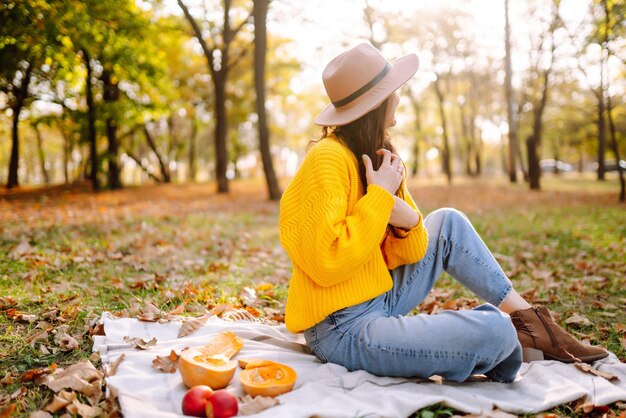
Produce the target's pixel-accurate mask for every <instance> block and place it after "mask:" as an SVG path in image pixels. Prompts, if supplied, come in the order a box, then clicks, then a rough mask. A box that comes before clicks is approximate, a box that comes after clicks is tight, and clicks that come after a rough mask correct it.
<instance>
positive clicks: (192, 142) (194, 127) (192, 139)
mask: <svg viewBox="0 0 626 418" xmlns="http://www.w3.org/2000/svg"><path fill="white" fill-rule="evenodd" d="M197 135H198V124H197V122H196V115H195V113H194V114H193V116H192V119H191V134H190V135H189V175H188V180H189V181H191V182H193V181H196V136H197Z"/></svg>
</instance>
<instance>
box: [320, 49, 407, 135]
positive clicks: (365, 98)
mask: <svg viewBox="0 0 626 418" xmlns="http://www.w3.org/2000/svg"><path fill="white" fill-rule="evenodd" d="M390 64H391V70H390V71H389V73H387V75H386V76H385V78H383V79H382V80H381V81H380V82H379V83H378V84H376V85H375V86H374V87H373V88H372V89H371V90H369V91H368V92H367V93H365V94H363V95H362V96H360V97H359V98H357V99H356V100H354V101H353V102H352V103H348V104H347V105H345V106H342V107H341V108H339V109H337V108H335V106H334V105H333V104H332V103H329V104H328V105H326V107H324V109H322V111H321V112H320V113H319V115H317V117H316V118H315V120H314V122H315V124H316V125H319V126H340V125H345V124H348V123H350V122H353V121H355V120H357V119H358V118H360V117H361V116H363V115H365V114H366V113H367V112H369V111H370V110H372V109H375V108H377V107H378V106H380V104H381V103H382V102H384V101H385V99H386V98H387V97H389V96H390V95H391V94H392V93H393V92H394V91H396V90H397V89H399V88H400V87H402V85H403V84H404V83H406V82H407V81H409V80H410V79H411V77H413V76H414V75H415V73H416V72H417V69H418V67H419V59H418V58H417V55H415V54H409V55H406V56H404V57H402V58H398V59H397V60H395V61H393V62H391V63H390Z"/></svg>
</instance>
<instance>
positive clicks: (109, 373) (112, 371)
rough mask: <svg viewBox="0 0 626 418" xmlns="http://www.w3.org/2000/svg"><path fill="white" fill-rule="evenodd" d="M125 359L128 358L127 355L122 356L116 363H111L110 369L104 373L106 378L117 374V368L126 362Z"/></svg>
mask: <svg viewBox="0 0 626 418" xmlns="http://www.w3.org/2000/svg"><path fill="white" fill-rule="evenodd" d="M125 358H126V354H121V355H120V356H119V357H118V358H116V359H115V361H114V362H113V363H111V365H110V366H109V367H108V368H106V369H105V371H104V374H105V376H107V377H109V376H113V375H114V374H115V373H116V372H117V367H118V366H119V365H120V363H121V362H122V361H124V359H125Z"/></svg>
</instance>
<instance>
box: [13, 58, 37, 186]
mask: <svg viewBox="0 0 626 418" xmlns="http://www.w3.org/2000/svg"><path fill="white" fill-rule="evenodd" d="M32 72H33V62H32V61H29V63H28V67H26V71H25V72H24V78H23V79H22V82H21V84H20V87H19V88H18V89H16V93H15V96H16V97H15V105H14V106H13V108H12V110H13V124H12V128H11V159H10V161H9V178H8V179H7V189H12V188H14V187H17V186H19V178H18V171H19V164H20V134H19V125H20V113H22V108H23V107H24V103H25V101H26V98H27V97H28V86H29V84H30V76H31V74H32Z"/></svg>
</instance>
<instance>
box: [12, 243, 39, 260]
mask: <svg viewBox="0 0 626 418" xmlns="http://www.w3.org/2000/svg"><path fill="white" fill-rule="evenodd" d="M32 250H33V247H31V245H30V243H29V242H28V240H26V239H25V240H22V241H21V242H20V243H19V244H18V245H16V246H15V247H14V248H13V249H12V250H11V252H10V253H9V257H11V259H13V260H17V259H18V258H20V257H21V256H23V255H26V254H29V253H30V252H32Z"/></svg>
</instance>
